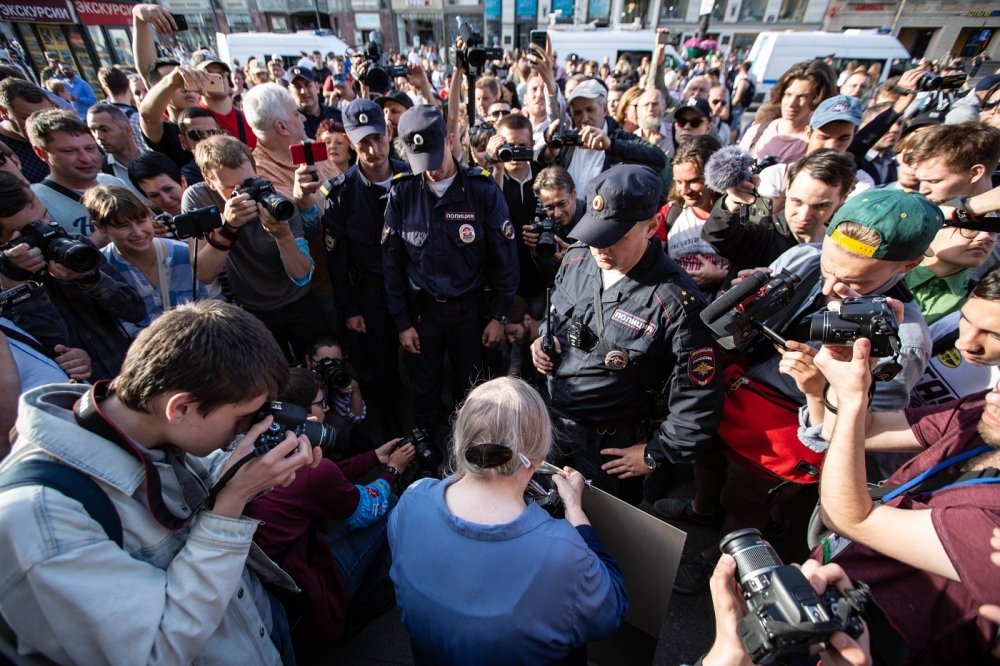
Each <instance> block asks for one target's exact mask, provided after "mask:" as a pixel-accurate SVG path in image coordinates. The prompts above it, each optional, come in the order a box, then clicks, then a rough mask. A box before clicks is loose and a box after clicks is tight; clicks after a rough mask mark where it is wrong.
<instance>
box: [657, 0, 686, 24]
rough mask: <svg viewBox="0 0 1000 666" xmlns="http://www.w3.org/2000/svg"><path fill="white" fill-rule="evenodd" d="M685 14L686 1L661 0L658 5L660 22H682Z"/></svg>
mask: <svg viewBox="0 0 1000 666" xmlns="http://www.w3.org/2000/svg"><path fill="white" fill-rule="evenodd" d="M687 13H688V0H663V3H662V4H661V5H660V20H661V21H684V20H686V19H687Z"/></svg>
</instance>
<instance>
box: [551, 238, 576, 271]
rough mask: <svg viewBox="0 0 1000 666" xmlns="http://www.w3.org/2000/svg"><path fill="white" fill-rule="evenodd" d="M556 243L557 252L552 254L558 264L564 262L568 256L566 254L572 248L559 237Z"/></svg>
mask: <svg viewBox="0 0 1000 666" xmlns="http://www.w3.org/2000/svg"><path fill="white" fill-rule="evenodd" d="M555 241H556V251H555V252H554V253H553V254H552V259H553V260H554V261H555V262H556V263H557V264H558V263H561V262H562V260H563V257H565V256H566V252H567V251H568V250H569V248H570V247H572V246H571V245H570V244H569V243H567V242H566V241H564V240H563V239H562V238H559V236H556V237H555Z"/></svg>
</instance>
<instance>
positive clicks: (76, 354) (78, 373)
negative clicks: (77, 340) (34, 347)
mask: <svg viewBox="0 0 1000 666" xmlns="http://www.w3.org/2000/svg"><path fill="white" fill-rule="evenodd" d="M52 351H54V352H55V353H56V354H58V356H56V357H55V359H54V360H55V362H56V364H57V365H58V366H59V367H60V368H62V369H63V372H65V373H66V374H67V375H68V376H69V378H70V379H74V380H76V381H78V382H85V381H87V380H88V379H90V373H91V362H90V354H88V353H87V352H85V351H84V350H82V349H80V348H78V347H67V346H66V345H56V346H55V347H53V348H52Z"/></svg>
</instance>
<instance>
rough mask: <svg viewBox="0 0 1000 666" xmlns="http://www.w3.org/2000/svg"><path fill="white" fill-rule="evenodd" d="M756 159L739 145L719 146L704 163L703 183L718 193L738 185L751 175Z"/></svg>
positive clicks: (747, 179)
mask: <svg viewBox="0 0 1000 666" xmlns="http://www.w3.org/2000/svg"><path fill="white" fill-rule="evenodd" d="M755 164H756V161H755V160H754V158H753V157H751V156H750V155H749V154H748V153H745V152H743V150H742V149H741V148H740V147H739V146H726V147H725V148H721V149H719V150H717V151H715V153H713V154H712V156H711V157H709V158H708V163H707V164H705V184H706V185H708V187H709V188H710V189H712V190H714V191H716V192H719V193H720V194H725V192H726V190H728V189H730V188H733V187H739V186H740V185H742V184H743V183H745V182H748V181H749V180H750V179H751V178H752V177H753V169H754V165H755Z"/></svg>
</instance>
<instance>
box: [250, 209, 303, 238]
mask: <svg viewBox="0 0 1000 666" xmlns="http://www.w3.org/2000/svg"><path fill="white" fill-rule="evenodd" d="M257 216H258V217H259V218H260V226H262V227H264V231H266V232H267V234H268V235H269V236H270V237H271V238H273V239H274V240H276V241H280V240H288V239H294V237H295V236H294V234H293V233H292V228H291V227H290V226H288V222H287V221H285V222H281V221H279V220H277V219H275V217H274V216H273V215H271V214H270V213H268V212H267V209H266V208H264V206H262V205H261V204H259V203H258V204H257Z"/></svg>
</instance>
